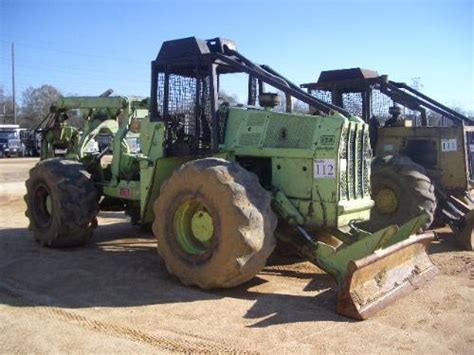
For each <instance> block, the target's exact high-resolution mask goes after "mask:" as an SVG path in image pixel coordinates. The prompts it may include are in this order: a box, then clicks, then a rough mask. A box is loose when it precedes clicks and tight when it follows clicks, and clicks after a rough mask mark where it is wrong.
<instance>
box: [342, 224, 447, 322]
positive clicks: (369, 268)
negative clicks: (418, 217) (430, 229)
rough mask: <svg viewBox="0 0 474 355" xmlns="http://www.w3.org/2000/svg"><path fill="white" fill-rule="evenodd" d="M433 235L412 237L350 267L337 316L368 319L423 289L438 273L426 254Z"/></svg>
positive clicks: (352, 262) (353, 263)
mask: <svg viewBox="0 0 474 355" xmlns="http://www.w3.org/2000/svg"><path fill="white" fill-rule="evenodd" d="M432 239H433V234H432V233H426V234H420V235H415V236H411V237H410V238H408V239H405V240H403V241H401V242H398V243H396V244H394V245H392V246H390V247H388V248H385V249H379V250H376V251H375V252H373V253H372V254H370V255H368V256H366V257H364V258H362V259H358V260H355V261H353V260H351V261H350V262H349V264H348V265H347V274H346V278H345V280H344V282H343V284H342V285H340V288H339V292H338V302H337V312H338V313H340V314H343V315H346V316H348V317H351V318H356V319H367V318H368V317H370V316H372V315H373V314H375V313H377V312H378V311H380V310H382V309H383V308H385V307H386V306H388V305H389V304H391V303H393V302H394V301H396V300H397V299H399V298H401V297H403V296H404V295H406V294H408V293H410V292H411V291H413V290H414V289H416V288H418V287H420V286H422V285H423V284H424V283H425V282H426V281H428V280H430V279H431V278H433V277H434V275H436V274H437V272H438V270H437V268H436V267H435V266H434V265H433V263H432V262H431V260H430V258H429V257H428V255H427V253H426V247H427V246H428V244H429V243H430V241H431V240H432Z"/></svg>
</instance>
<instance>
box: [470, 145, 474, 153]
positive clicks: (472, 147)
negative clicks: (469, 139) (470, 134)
mask: <svg viewBox="0 0 474 355" xmlns="http://www.w3.org/2000/svg"><path fill="white" fill-rule="evenodd" d="M469 151H470V152H471V153H474V144H469Z"/></svg>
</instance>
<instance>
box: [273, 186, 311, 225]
mask: <svg viewBox="0 0 474 355" xmlns="http://www.w3.org/2000/svg"><path fill="white" fill-rule="evenodd" d="M272 203H273V207H274V208H275V210H276V211H277V212H278V214H279V215H280V217H282V218H283V219H284V220H285V221H286V222H287V223H288V224H292V225H294V224H304V217H303V216H302V215H301V213H300V212H299V211H298V210H297V208H296V207H295V206H294V205H293V203H291V201H290V200H289V199H288V197H286V195H285V194H284V193H283V192H281V191H276V192H275V193H274V194H273V201H272Z"/></svg>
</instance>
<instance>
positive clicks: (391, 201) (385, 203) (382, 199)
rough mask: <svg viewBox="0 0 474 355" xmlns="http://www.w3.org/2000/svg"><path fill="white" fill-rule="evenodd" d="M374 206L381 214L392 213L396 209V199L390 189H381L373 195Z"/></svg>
mask: <svg viewBox="0 0 474 355" xmlns="http://www.w3.org/2000/svg"><path fill="white" fill-rule="evenodd" d="M375 206H376V207H377V209H378V210H379V211H380V213H383V214H391V213H394V212H395V211H396V210H397V208H398V198H397V195H396V194H395V192H394V191H393V190H392V189H390V188H387V187H385V188H383V189H381V190H380V191H379V192H377V194H376V195H375Z"/></svg>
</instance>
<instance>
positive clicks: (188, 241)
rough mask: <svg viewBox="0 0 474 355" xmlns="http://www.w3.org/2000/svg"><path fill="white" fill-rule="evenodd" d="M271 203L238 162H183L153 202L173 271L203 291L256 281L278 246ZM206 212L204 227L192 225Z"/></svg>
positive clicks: (167, 261) (158, 232)
mask: <svg viewBox="0 0 474 355" xmlns="http://www.w3.org/2000/svg"><path fill="white" fill-rule="evenodd" d="M270 204H271V196H270V193H268V192H267V191H265V190H264V189H263V188H262V187H261V185H260V183H259V181H258V178H257V176H256V175H254V174H253V173H250V172H249V171H247V170H245V169H244V168H242V167H241V166H240V165H239V164H237V163H235V162H229V161H226V160H224V159H218V158H205V159H199V160H195V161H192V162H189V163H186V164H184V165H183V166H182V167H181V168H180V169H178V170H176V171H175V172H174V173H173V175H172V176H171V177H170V178H169V179H168V180H167V181H166V182H165V183H164V184H163V185H162V187H161V192H160V196H159V197H158V198H157V200H156V201H155V205H154V213H155V220H154V223H153V232H154V234H155V236H156V238H157V241H158V252H159V254H160V255H161V256H162V258H163V259H164V261H165V264H166V267H167V269H168V272H170V273H171V274H173V275H175V276H177V277H178V278H179V279H180V280H181V282H182V283H183V284H185V285H196V286H199V287H201V288H204V289H210V288H228V287H233V286H237V285H239V284H241V283H244V282H246V281H248V280H250V279H252V278H253V277H254V276H255V275H256V274H257V273H258V272H259V271H260V270H261V269H262V268H263V267H264V266H265V263H266V260H267V258H268V256H269V255H270V254H271V253H272V251H273V249H274V247H275V239H274V237H273V232H274V230H275V228H276V223H277V219H276V216H275V214H274V213H273V211H272V209H271V205H270ZM203 216H204V217H205V218H204V219H206V218H207V224H203V226H204V227H202V226H201V227H202V228H201V231H200V230H199V228H200V225H199V223H197V227H196V226H195V225H194V224H193V223H194V222H195V221H196V220H197V221H198V222H199V218H201V217H203ZM193 228H194V229H193ZM183 236H184V237H183Z"/></svg>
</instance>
